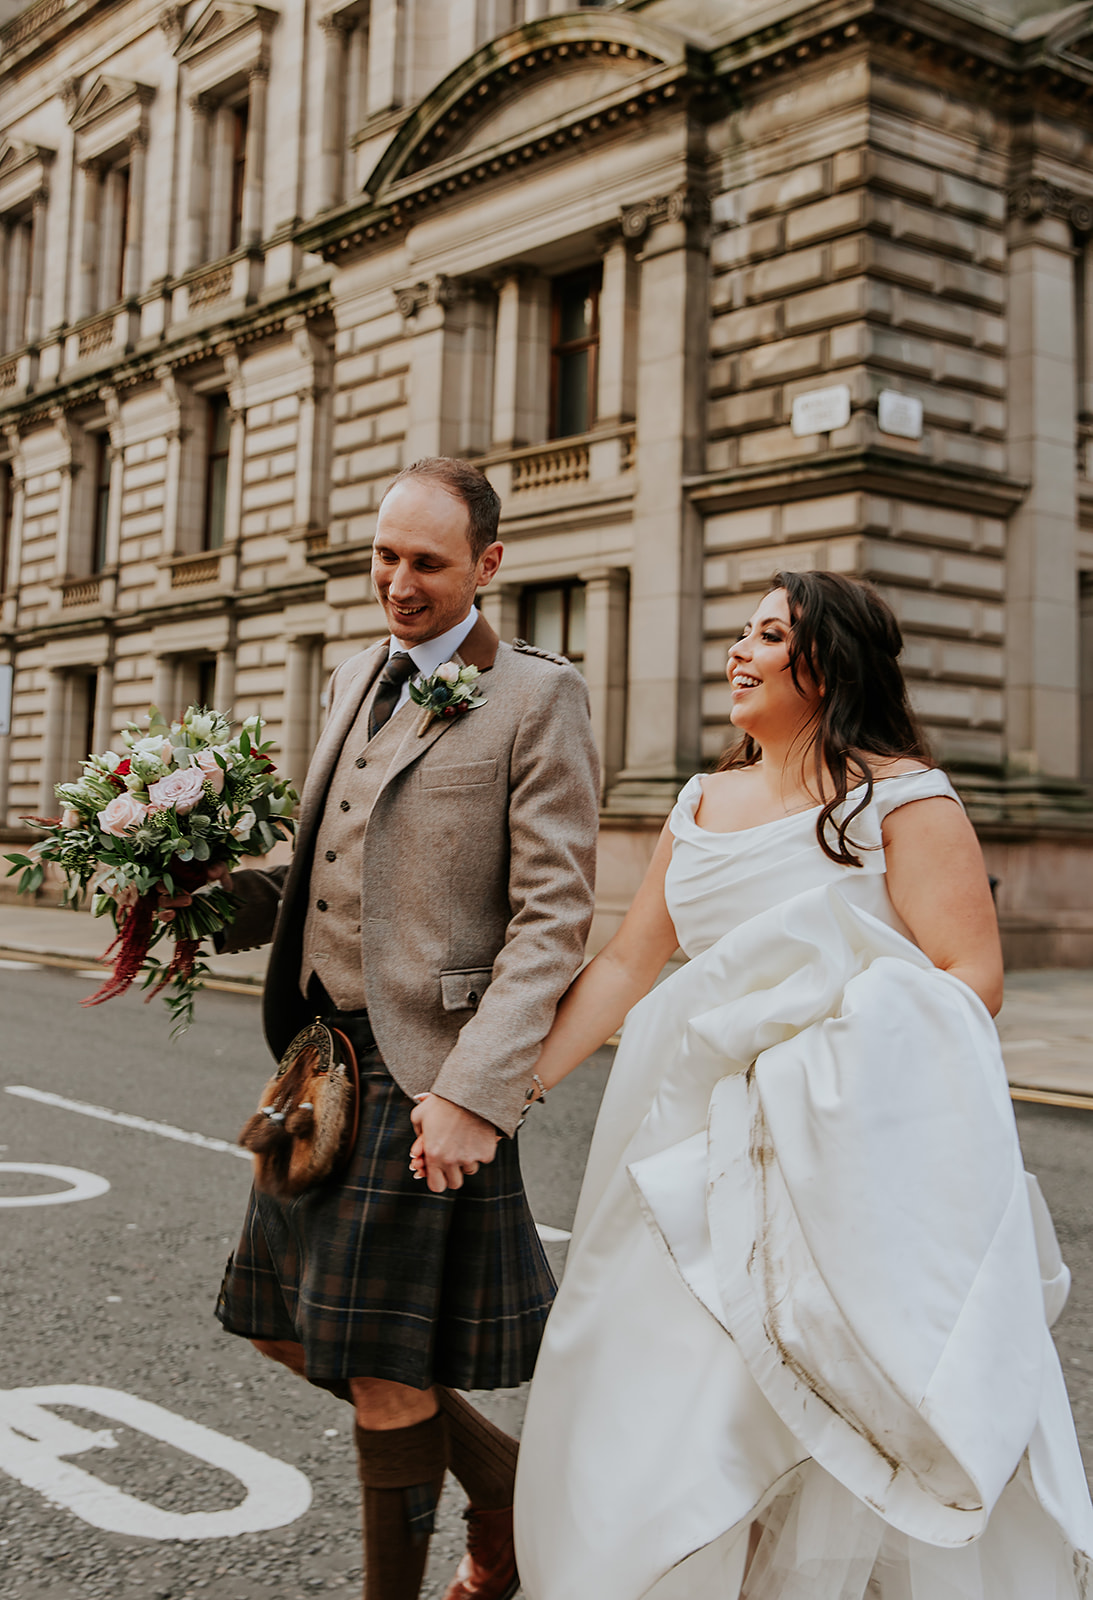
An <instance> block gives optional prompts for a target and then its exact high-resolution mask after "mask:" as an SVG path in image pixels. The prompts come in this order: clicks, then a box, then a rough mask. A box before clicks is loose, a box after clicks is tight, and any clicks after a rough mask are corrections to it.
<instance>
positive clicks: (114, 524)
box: [103, 444, 125, 571]
mask: <svg viewBox="0 0 1093 1600" xmlns="http://www.w3.org/2000/svg"><path fill="white" fill-rule="evenodd" d="M107 448H108V449H109V452H110V499H109V501H108V502H107V506H106V550H105V561H104V563H103V565H104V566H105V567H106V568H107V569H108V570H111V571H112V570H113V569H114V568H116V567H117V565H118V559H119V556H120V553H121V497H122V492H123V489H124V478H125V450H124V449H123V447H122V446H121V445H120V444H110V445H109V446H108V447H107Z"/></svg>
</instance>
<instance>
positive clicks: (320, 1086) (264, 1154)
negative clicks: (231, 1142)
mask: <svg viewBox="0 0 1093 1600" xmlns="http://www.w3.org/2000/svg"><path fill="white" fill-rule="evenodd" d="M359 1114H360V1084H359V1079H358V1075H357V1058H356V1055H355V1053H354V1050H353V1046H352V1044H351V1043H350V1042H349V1040H348V1039H347V1038H346V1036H345V1034H344V1033H342V1032H341V1030H340V1029H338V1028H330V1027H327V1025H326V1024H325V1023H323V1022H319V1021H318V1020H316V1021H315V1022H312V1023H310V1024H309V1025H308V1026H307V1027H306V1028H304V1029H303V1030H302V1031H301V1032H300V1033H298V1034H297V1035H296V1037H295V1039H293V1041H292V1043H291V1044H290V1045H289V1047H288V1049H287V1050H286V1051H285V1053H284V1055H283V1056H282V1057H281V1063H280V1065H279V1067H278V1068H277V1071H276V1072H275V1073H274V1075H273V1077H272V1078H271V1079H270V1080H269V1082H268V1083H267V1084H266V1087H265V1089H264V1090H263V1093H262V1098H261V1100H260V1101H259V1105H258V1110H257V1111H256V1112H255V1113H254V1115H253V1116H252V1117H250V1118H249V1119H248V1121H247V1122H246V1123H245V1125H244V1127H243V1130H242V1132H241V1133H240V1135H239V1143H240V1144H241V1145H242V1146H243V1148H244V1149H245V1150H249V1151H250V1152H251V1153H252V1155H253V1156H254V1186H255V1188H256V1189H262V1190H264V1192H265V1193H266V1194H271V1195H275V1196H276V1197H277V1198H278V1199H282V1200H284V1199H292V1198H294V1197H295V1196H296V1195H300V1194H303V1193H304V1191H305V1190H306V1189H310V1188H311V1187H312V1186H313V1185H314V1184H316V1183H321V1182H322V1181H323V1180H324V1179H325V1178H329V1177H330V1176H331V1175H332V1174H333V1173H334V1172H336V1171H337V1169H338V1168H339V1166H340V1165H341V1164H342V1162H343V1161H344V1160H345V1158H346V1157H347V1156H348V1154H349V1152H350V1150H351V1149H352V1148H353V1145H354V1143H355V1141H356V1137H357V1119H358V1116H359Z"/></svg>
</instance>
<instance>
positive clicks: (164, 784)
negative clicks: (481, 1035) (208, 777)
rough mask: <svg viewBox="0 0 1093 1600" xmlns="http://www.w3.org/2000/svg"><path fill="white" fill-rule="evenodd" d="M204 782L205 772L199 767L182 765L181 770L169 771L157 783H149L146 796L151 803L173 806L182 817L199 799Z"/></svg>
mask: <svg viewBox="0 0 1093 1600" xmlns="http://www.w3.org/2000/svg"><path fill="white" fill-rule="evenodd" d="M204 784H205V774H204V773H203V772H202V770H201V768H200V767H184V768H183V769H182V771H181V772H169V773H168V774H167V776H166V777H165V778H160V779H159V781H158V782H157V783H150V784H149V785H148V798H149V799H150V800H151V801H152V804H153V805H157V806H174V808H175V810H176V811H177V813H178V815H179V816H180V817H184V816H185V815H186V814H187V812H189V811H192V810H193V808H194V806H196V804H197V802H198V801H199V800H200V799H201V791H202V789H203V787H204Z"/></svg>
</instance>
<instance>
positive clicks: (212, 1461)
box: [0, 1383, 311, 1540]
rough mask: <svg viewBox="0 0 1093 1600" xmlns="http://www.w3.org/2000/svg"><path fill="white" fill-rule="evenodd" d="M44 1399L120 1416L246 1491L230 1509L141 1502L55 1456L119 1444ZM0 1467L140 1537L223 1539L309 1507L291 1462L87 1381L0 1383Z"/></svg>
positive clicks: (59, 1502) (94, 1522) (83, 1514)
mask: <svg viewBox="0 0 1093 1600" xmlns="http://www.w3.org/2000/svg"><path fill="white" fill-rule="evenodd" d="M48 1406H78V1407H79V1408H80V1409H81V1410H83V1411H92V1412H95V1413H97V1414H98V1415H99V1416H102V1417H109V1418H111V1419H112V1420H113V1421H115V1422H122V1423H125V1424H126V1426H128V1427H130V1428H135V1429H137V1431H138V1432H140V1433H144V1434H147V1435H148V1436H149V1437H150V1438H152V1439H158V1440H160V1441H161V1442H162V1443H163V1444H167V1445H173V1446H174V1447H175V1448H176V1449H178V1450H182V1451H184V1452H185V1453H186V1454H187V1455H190V1456H195V1457H196V1458H197V1459H198V1460H199V1461H206V1462H208V1464H209V1465H210V1466H213V1467H219V1468H220V1469H221V1470H222V1471H224V1472H229V1473H230V1474H231V1475H232V1477H233V1478H237V1479H238V1480H239V1482H240V1483H242V1484H243V1486H244V1487H245V1489H246V1491H247V1493H246V1496H245V1498H244V1499H243V1501H242V1503H241V1504H239V1505H236V1506H232V1507H231V1508H230V1509H229V1510H226V1511H190V1512H181V1511H165V1510H163V1509H162V1507H160V1506H157V1505H152V1504H150V1503H149V1502H148V1501H146V1500H138V1499H136V1498H135V1496H133V1495H129V1494H125V1493H124V1491H123V1490H121V1489H117V1488H115V1487H114V1485H113V1484H108V1483H103V1482H102V1480H101V1479H99V1478H97V1477H95V1475H94V1474H93V1473H91V1472H85V1471H83V1470H82V1469H81V1468H80V1467H74V1466H72V1465H71V1463H69V1462H67V1461H62V1460H61V1457H62V1456H71V1455H79V1454H81V1453H82V1452H84V1451H86V1450H96V1449H97V1450H111V1449H116V1448H117V1442H118V1441H117V1440H116V1439H115V1438H114V1435H113V1433H112V1432H111V1430H110V1429H109V1428H104V1429H102V1430H100V1431H99V1432H93V1431H92V1430H91V1429H90V1428H84V1427H81V1426H79V1425H78V1424H76V1423H74V1422H68V1421H67V1420H65V1419H64V1418H62V1417H59V1416H57V1415H56V1413H55V1412H52V1411H49V1410H47V1409H46V1408H47V1407H48ZM0 1470H2V1471H4V1472H7V1473H8V1474H10V1476H11V1477H13V1478H16V1479H17V1480H18V1481H19V1482H20V1483H22V1484H24V1485H25V1486H26V1487H27V1488H29V1489H36V1490H37V1491H38V1493H39V1494H40V1495H42V1496H43V1497H44V1498H45V1499H46V1500H48V1501H49V1502H50V1504H51V1505H55V1506H60V1507H62V1508H63V1509H64V1510H66V1511H71V1512H72V1513H73V1514H74V1515H75V1516H77V1517H79V1518H80V1519H81V1521H83V1522H88V1523H90V1524H91V1526H92V1527H94V1528H104V1529H105V1530H106V1531H107V1532H108V1533H121V1534H127V1535H129V1536H130V1537H134V1536H135V1537H136V1538H140V1539H186V1540H193V1539H225V1538H233V1537H235V1536H236V1535H237V1534H241V1533H255V1532H258V1531H259V1530H261V1529H264V1528H282V1527H284V1526H285V1525H286V1524H287V1523H290V1522H295V1521H296V1519H297V1518H298V1517H302V1516H303V1514H304V1512H305V1511H306V1510H307V1508H308V1506H309V1505H310V1504H311V1484H310V1483H309V1482H308V1480H307V1479H306V1478H305V1477H304V1475H303V1473H302V1472H299V1471H298V1470H297V1469H296V1468H295V1467H291V1466H289V1465H288V1463H287V1462H285V1461H277V1460H275V1459H274V1457H273V1456H267V1455H265V1454H264V1453H263V1452H262V1451H261V1450H255V1449H254V1448H253V1447H252V1446H251V1445H249V1444H242V1443H240V1441H239V1440H237V1439H229V1438H227V1437H226V1436H225V1435H224V1434H222V1433H217V1432H216V1431H215V1430H214V1429H212V1428H206V1427H204V1426H203V1425H202V1424H201V1423H199V1422H190V1421H189V1420H188V1419H187V1418H186V1417H180V1416H178V1415H177V1414H176V1413H175V1412H173V1411H168V1410H166V1408H165V1407H163V1406H157V1405H154V1404H153V1403H152V1402H151V1401H150V1400H141V1399H138V1398H137V1396H136V1395H131V1394H125V1393H123V1391H122V1390H120V1389H100V1388H99V1387H98V1386H97V1385H95V1384H86V1383H58V1384H46V1385H43V1386H42V1387H40V1388H31V1389H8V1390H0Z"/></svg>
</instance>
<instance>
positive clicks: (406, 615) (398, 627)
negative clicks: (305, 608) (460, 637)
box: [372, 478, 501, 647]
mask: <svg viewBox="0 0 1093 1600" xmlns="http://www.w3.org/2000/svg"><path fill="white" fill-rule="evenodd" d="M469 522H470V518H469V514H468V511H467V508H466V506H465V505H464V504H463V502H462V500H460V499H459V498H458V497H457V496H456V495H454V494H452V493H450V492H449V491H448V490H447V489H446V488H445V487H444V486H443V484H441V483H438V482H437V481H436V480H435V479H429V478H404V479H403V480H402V482H400V483H397V484H395V486H394V488H393V489H391V490H390V492H389V493H388V495H387V496H386V498H385V499H384V502H383V504H382V506H381V507H380V511H379V517H378V519H377V522H376V536H375V540H374V541H373V545H372V587H373V589H374V590H375V592H376V598H377V599H378V600H379V603H380V605H381V606H382V607H383V614H384V616H385V617H386V618H387V626H388V627H389V628H390V630H391V632H392V633H393V634H394V636H395V638H396V639H397V640H398V641H399V643H400V644H404V645H408V646H411V647H412V646H413V645H415V644H424V643H425V642H426V640H428V639H435V638H437V636H438V635H439V634H442V633H447V631H448V629H449V628H454V627H455V626H456V624H457V623H460V622H462V621H463V619H464V617H465V616H466V615H467V613H468V612H469V611H470V609H471V606H472V605H473V604H474V597H475V594H476V593H477V592H478V590H479V589H480V588H482V587H483V586H484V585H485V584H487V583H489V581H490V579H491V578H492V577H493V575H494V573H495V572H496V571H497V569H498V567H499V566H500V564H501V546H500V545H499V544H491V545H489V546H488V548H487V549H486V550H485V551H484V553H483V554H482V556H481V558H480V559H479V560H478V561H476V560H475V558H474V554H473V552H472V550H471V544H470V539H469V537H468V527H469Z"/></svg>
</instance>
